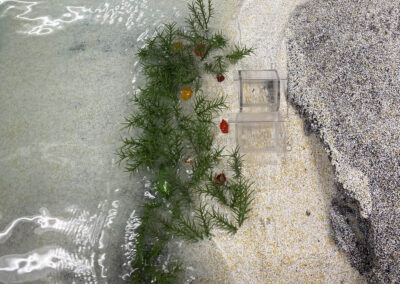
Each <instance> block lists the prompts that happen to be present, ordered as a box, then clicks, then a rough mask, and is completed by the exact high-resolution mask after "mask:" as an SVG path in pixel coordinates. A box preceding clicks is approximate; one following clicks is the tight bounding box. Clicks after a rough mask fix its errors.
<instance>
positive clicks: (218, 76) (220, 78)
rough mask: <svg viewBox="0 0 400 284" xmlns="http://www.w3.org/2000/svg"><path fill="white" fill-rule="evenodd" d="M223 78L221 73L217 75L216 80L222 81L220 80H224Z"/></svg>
mask: <svg viewBox="0 0 400 284" xmlns="http://www.w3.org/2000/svg"><path fill="white" fill-rule="evenodd" d="M224 80H225V77H224V75H222V74H219V75H217V81H218V82H222V81H224Z"/></svg>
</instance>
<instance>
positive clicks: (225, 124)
mask: <svg viewBox="0 0 400 284" xmlns="http://www.w3.org/2000/svg"><path fill="white" fill-rule="evenodd" d="M219 129H221V132H222V133H228V132H229V124H228V122H227V121H226V120H225V119H223V120H222V121H221V123H220V124H219Z"/></svg>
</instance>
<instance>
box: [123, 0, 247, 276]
mask: <svg viewBox="0 0 400 284" xmlns="http://www.w3.org/2000/svg"><path fill="white" fill-rule="evenodd" d="M188 9H189V12H190V15H189V17H188V18H187V19H186V23H187V27H186V28H177V26H176V24H174V23H172V24H166V25H164V26H163V27H162V28H160V29H159V30H157V31H156V33H155V36H154V37H152V38H151V39H148V40H147V41H146V45H145V46H144V47H142V48H140V49H139V50H138V52H137V55H138V58H139V62H140V65H141V68H142V72H143V74H144V75H145V77H146V84H145V85H144V86H142V87H141V88H140V89H139V90H138V91H137V92H136V93H135V94H134V96H133V100H132V101H133V103H134V105H135V111H134V113H132V114H131V115H129V116H127V118H126V122H125V127H126V129H127V130H128V131H129V132H130V133H134V135H132V136H128V137H124V138H123V139H122V142H123V146H122V147H121V148H120V149H119V150H118V155H119V157H120V161H122V162H123V163H124V165H125V167H126V170H127V171H129V172H130V173H132V174H135V175H136V174H138V173H140V172H141V171H147V172H149V174H148V173H147V174H146V175H149V176H150V177H149V182H150V184H151V188H150V189H147V190H150V192H151V195H152V196H153V197H154V198H152V199H146V200H145V201H144V204H143V206H142V212H141V225H140V226H139V228H138V232H137V235H138V237H137V240H136V245H135V255H134V257H133V261H132V266H133V273H132V277H131V278H132V282H133V283H174V282H175V281H176V280H177V279H178V274H179V271H181V266H180V264H179V262H166V260H165V259H166V258H165V257H164V256H165V254H166V253H167V244H168V241H169V240H170V239H171V238H172V237H173V236H175V237H178V238H181V239H184V240H187V241H190V242H196V241H199V240H202V239H204V238H209V237H211V236H212V230H213V228H219V229H222V230H225V231H227V232H228V233H231V234H234V233H236V232H237V230H238V228H239V227H240V226H241V225H242V224H243V222H244V220H245V219H246V218H247V217H248V214H249V211H250V204H251V201H252V191H251V189H250V183H249V182H248V181H247V180H246V179H245V178H244V176H243V174H242V160H241V158H242V157H241V156H240V155H239V149H238V148H237V149H235V150H234V152H233V153H232V154H230V155H223V151H224V149H223V148H216V147H215V146H214V145H213V144H214V143H213V142H214V136H215V128H216V126H215V123H214V119H215V117H216V115H217V114H219V113H220V112H221V111H223V110H224V109H225V108H226V107H227V105H226V102H225V97H223V96H218V97H216V98H209V97H208V96H206V95H205V94H204V93H203V91H202V90H201V76H202V74H203V73H204V72H208V73H211V74H214V75H218V76H220V75H222V74H224V73H225V72H226V70H227V68H228V65H229V64H230V63H236V62H238V61H239V60H240V59H241V58H243V57H244V56H247V55H249V54H250V53H252V49H249V48H246V47H244V48H239V47H238V46H234V48H233V49H231V51H229V50H228V51H227V53H226V54H225V55H224V52H225V50H226V49H228V47H227V46H228V40H227V38H226V37H225V36H224V35H223V34H222V33H221V32H215V33H213V32H212V31H211V28H210V23H211V19H212V17H213V14H214V9H213V6H212V3H211V0H207V2H205V1H204V0H195V1H194V2H192V3H190V4H189V5H188ZM217 51H218V54H214V53H215V52H217ZM184 88H186V89H187V88H190V91H191V92H194V96H193V98H191V99H190V101H187V100H182V99H181V96H180V92H181V90H182V89H184ZM185 99H188V98H186V97H185ZM131 131H134V132H131ZM221 164H223V165H226V166H227V167H230V169H229V171H232V172H233V176H232V177H229V176H228V178H227V179H226V180H225V174H224V180H223V181H218V180H217V181H216V179H217V178H218V175H217V174H216V167H217V166H218V165H221ZM207 196H208V197H211V199H212V200H213V202H214V203H213V204H208V202H209V199H208V197H207ZM203 197H204V198H203ZM202 198H203V201H201V200H202ZM222 207H224V208H223V211H222V210H220V209H222ZM221 212H224V213H221Z"/></svg>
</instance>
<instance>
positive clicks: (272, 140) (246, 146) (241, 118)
mask: <svg viewBox="0 0 400 284" xmlns="http://www.w3.org/2000/svg"><path fill="white" fill-rule="evenodd" d="M235 123H236V129H235V132H236V133H235V136H236V137H235V138H236V143H237V144H238V145H239V146H240V149H241V150H242V151H243V152H245V153H250V152H276V153H284V152H285V149H286V145H285V143H284V141H285V132H284V121H283V120H282V119H281V116H280V115H279V113H278V112H273V113H272V112H271V113H245V112H240V113H238V114H237V116H236V121H235Z"/></svg>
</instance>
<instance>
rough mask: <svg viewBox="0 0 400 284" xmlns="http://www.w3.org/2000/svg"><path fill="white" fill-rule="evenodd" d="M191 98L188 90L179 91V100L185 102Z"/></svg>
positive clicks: (190, 91) (190, 90) (190, 92)
mask: <svg viewBox="0 0 400 284" xmlns="http://www.w3.org/2000/svg"><path fill="white" fill-rule="evenodd" d="M192 96H193V91H192V89H190V88H183V89H182V90H181V98H182V99H184V100H185V101H187V100H188V99H190V98H191V97H192Z"/></svg>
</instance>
